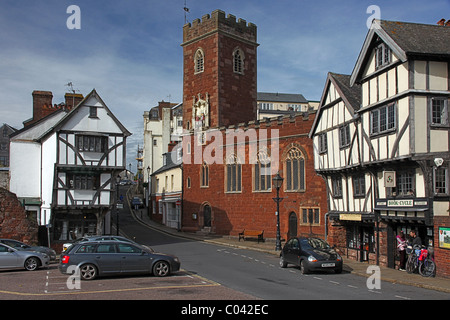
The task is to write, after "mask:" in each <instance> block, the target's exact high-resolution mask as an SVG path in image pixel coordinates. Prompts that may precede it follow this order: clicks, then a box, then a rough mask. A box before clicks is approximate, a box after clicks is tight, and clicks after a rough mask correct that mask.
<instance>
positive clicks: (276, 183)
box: [272, 172, 284, 251]
mask: <svg viewBox="0 0 450 320" xmlns="http://www.w3.org/2000/svg"><path fill="white" fill-rule="evenodd" d="M283 180H284V179H283V178H282V177H281V176H280V173H279V172H278V173H277V175H276V176H275V178H273V179H272V181H273V186H274V188H275V189H277V197H276V198H273V201H275V202H276V203H277V212H276V216H277V241H276V246H275V250H276V251H280V250H281V235H280V202H281V200H283V198H280V188H281V186H282V185H283Z"/></svg>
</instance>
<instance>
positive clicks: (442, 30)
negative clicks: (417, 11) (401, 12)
mask: <svg viewBox="0 0 450 320" xmlns="http://www.w3.org/2000/svg"><path fill="white" fill-rule="evenodd" d="M379 23H380V26H381V28H382V29H383V30H384V31H385V32H386V33H387V34H388V35H389V36H390V37H391V38H392V40H394V41H395V42H396V43H397V45H398V46H399V47H401V48H402V50H403V51H404V52H405V53H406V54H418V55H442V56H447V57H450V27H448V26H440V25H432V24H420V23H410V22H400V21H386V20H380V21H379Z"/></svg>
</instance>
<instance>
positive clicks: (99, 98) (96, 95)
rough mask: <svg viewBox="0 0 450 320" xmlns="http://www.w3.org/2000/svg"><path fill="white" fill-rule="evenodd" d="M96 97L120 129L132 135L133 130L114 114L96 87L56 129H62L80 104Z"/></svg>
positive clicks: (126, 134) (127, 134)
mask: <svg viewBox="0 0 450 320" xmlns="http://www.w3.org/2000/svg"><path fill="white" fill-rule="evenodd" d="M92 97H94V98H95V99H97V100H98V101H99V102H100V103H101V105H102V107H103V108H105V110H106V111H107V113H108V115H109V116H110V117H111V118H112V119H113V121H114V122H115V123H116V124H117V126H118V127H119V128H120V130H121V131H122V132H123V134H124V135H125V136H126V137H128V136H130V135H131V132H129V131H128V130H127V129H126V128H125V127H124V126H123V125H122V123H121V122H120V121H119V120H118V119H117V118H116V117H115V116H114V114H113V113H112V112H111V110H109V108H108V107H107V106H106V104H105V102H104V101H103V99H102V98H101V97H100V95H99V94H98V93H97V91H96V90H95V89H93V90H92V91H91V92H90V93H89V94H88V95H87V96H86V97H85V98H84V99H83V100H82V101H81V102H80V103H79V104H78V105H76V106H75V107H74V108H73V109H72V110H70V112H69V113H68V114H67V115H66V116H65V117H64V118H63V119H61V121H60V122H59V123H58V124H57V125H56V126H55V130H58V129H60V128H61V127H62V126H63V125H64V124H65V123H66V122H67V121H68V119H70V117H71V115H72V114H74V113H75V112H77V109H78V108H80V106H82V105H84V104H85V103H86V102H87V101H89V99H90V98H92Z"/></svg>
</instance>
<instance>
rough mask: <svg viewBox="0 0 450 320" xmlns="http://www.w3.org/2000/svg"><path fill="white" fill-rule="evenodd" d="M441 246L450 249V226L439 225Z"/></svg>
mask: <svg viewBox="0 0 450 320" xmlns="http://www.w3.org/2000/svg"><path fill="white" fill-rule="evenodd" d="M439 248H443V249H450V228H449V227H439Z"/></svg>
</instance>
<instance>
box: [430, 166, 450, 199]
mask: <svg viewBox="0 0 450 320" xmlns="http://www.w3.org/2000/svg"><path fill="white" fill-rule="evenodd" d="M440 171H443V173H440ZM438 177H442V178H443V180H439V181H438ZM438 183H440V184H441V186H439V187H438V186H437V185H438ZM433 187H434V190H433V193H434V194H435V195H438V196H439V195H448V194H449V177H448V167H445V166H441V167H439V168H434V170H433ZM438 189H439V190H438ZM442 189H443V191H442Z"/></svg>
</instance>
